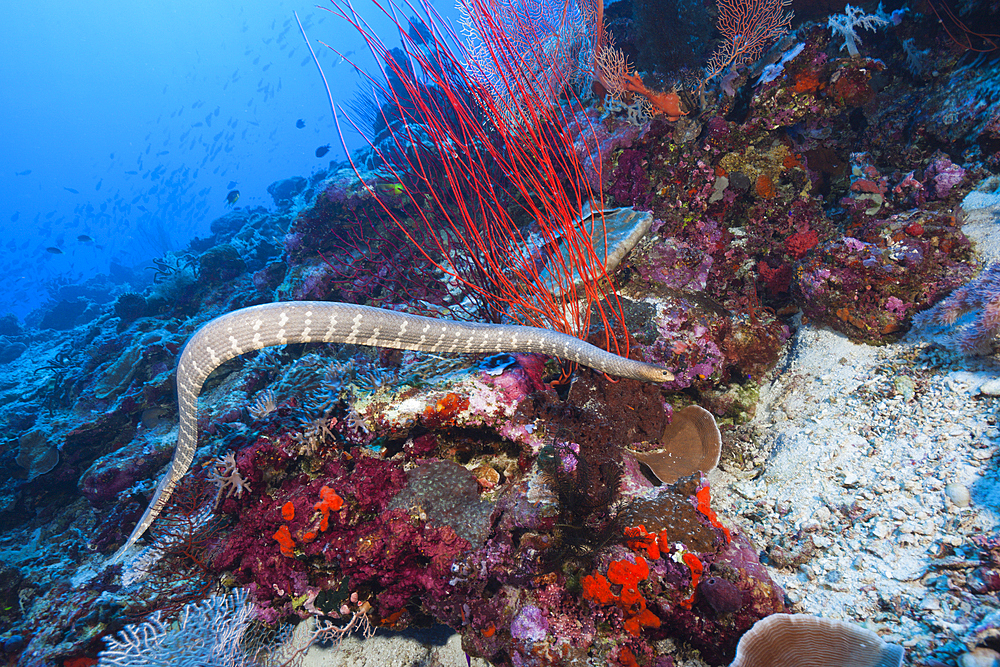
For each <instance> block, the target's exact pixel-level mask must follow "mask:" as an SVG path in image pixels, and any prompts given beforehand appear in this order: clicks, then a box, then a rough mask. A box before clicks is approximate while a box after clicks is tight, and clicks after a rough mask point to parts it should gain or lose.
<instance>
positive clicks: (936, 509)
mask: <svg viewBox="0 0 1000 667" xmlns="http://www.w3.org/2000/svg"><path fill="white" fill-rule="evenodd" d="M965 206H966V209H967V210H966V214H967V217H966V222H965V226H964V227H963V231H965V232H966V233H967V234H968V235H969V236H970V238H973V239H974V240H976V242H977V243H976V248H977V252H978V253H979V256H980V259H981V260H983V261H984V262H989V261H995V260H998V259H1000V242H998V241H1000V203H998V201H996V200H995V199H990V200H985V201H984V200H982V199H977V198H976V196H975V193H974V196H972V197H970V198H968V199H967V200H966V204H965ZM941 336H942V332H940V331H937V330H935V329H934V328H933V327H925V326H921V325H920V324H918V325H917V326H915V327H914V329H913V330H912V331H911V332H910V333H909V334H908V335H907V337H906V338H905V339H904V340H903V341H902V342H900V343H895V344H890V345H885V346H881V347H873V346H869V345H858V344H855V343H852V342H851V341H849V340H848V339H847V338H846V337H845V336H843V335H841V334H839V333H835V332H833V331H830V330H828V329H823V328H818V327H816V326H813V325H811V324H810V323H808V322H804V323H800V327H799V328H798V332H797V334H796V335H795V336H794V337H793V338H792V339H791V340H790V341H789V344H788V346H787V348H786V350H785V356H784V358H783V359H782V361H781V362H780V363H779V364H778V366H777V367H776V369H775V370H774V371H773V372H772V373H771V376H770V377H769V378H768V379H767V381H766V382H765V383H764V386H763V387H762V391H761V400H760V403H759V405H758V408H757V413H756V416H755V418H754V419H753V420H752V421H751V422H750V423H749V424H747V425H745V426H743V427H740V428H738V429H736V430H729V431H724V433H723V438H724V445H723V459H722V463H721V464H720V466H719V468H718V469H717V470H715V471H713V472H712V474H711V475H710V481H711V484H712V489H713V491H712V496H713V506H714V508H715V509H716V511H717V512H718V514H719V516H720V518H721V519H722V521H723V522H726V523H729V524H731V525H736V526H738V527H739V528H740V529H741V530H743V531H744V532H745V533H746V534H747V535H748V536H749V537H750V538H751V539H752V540H753V541H754V543H755V544H756V545H757V547H758V548H759V549H760V551H761V552H762V553H763V554H764V560H765V562H767V563H768V564H769V567H768V569H769V571H770V573H771V576H772V577H773V578H774V579H775V581H777V582H778V583H780V584H781V585H782V586H783V587H784V589H785V591H786V593H787V595H788V598H789V600H790V601H791V602H792V603H793V611H795V612H796V613H804V614H815V615H820V616H826V617H829V618H836V619H842V620H847V621H851V622H853V623H858V624H860V625H863V626H865V627H868V628H870V629H872V630H875V631H876V632H878V633H879V635H881V636H882V637H883V638H884V639H885V640H886V641H890V642H893V643H897V644H901V645H902V646H904V647H905V649H906V657H905V658H904V664H914V663H918V664H926V660H925V658H926V657H927V656H928V655H929V654H930V653H931V652H933V651H936V650H940V649H942V648H943V647H945V646H946V645H948V644H949V642H952V644H951V648H952V649H953V650H954V651H955V652H957V653H958V654H961V653H962V652H963V650H964V649H963V647H966V648H971V646H968V645H967V643H966V642H967V641H969V640H970V637H969V634H970V631H971V630H972V629H973V628H974V627H975V626H976V625H977V624H978V623H980V622H981V621H982V619H984V618H985V617H986V616H987V615H988V614H990V613H997V614H1000V598H998V597H997V595H996V594H991V595H978V596H977V595H974V594H973V593H972V591H971V590H970V588H969V585H968V582H967V577H968V576H969V575H970V573H971V572H972V571H973V570H974V569H975V567H976V566H977V565H978V561H977V554H978V553H979V552H981V551H982V550H981V549H980V548H979V547H977V546H976V545H974V544H973V543H972V541H971V538H972V537H973V536H977V535H984V534H989V533H991V532H993V531H996V530H997V528H998V526H1000V466H998V462H1000V454H998V445H1000V415H998V409H1000V359H998V358H997V356H996V355H994V356H992V357H960V356H958V355H956V354H954V353H952V352H949V351H948V350H947V349H945V348H943V347H942V346H941V345H939V344H938V343H939V342H940V340H941ZM998 632H1000V629H998ZM660 648H661V649H662V650H663V651H664V652H669V653H670V654H672V655H673V656H674V658H675V660H676V661H677V664H678V665H682V666H688V667H696V666H699V665H703V664H704V663H703V662H701V661H700V660H699V659H698V656H697V653H696V652H691V651H687V650H685V647H683V646H663V647H660ZM306 664H307V665H312V666H315V667H319V665H328V666H331V667H332V666H343V667H347V666H352V667H375V666H376V665H378V666H384V667H418V666H420V667H432V666H433V667H464V666H465V665H468V664H469V663H468V662H467V658H466V656H465V653H464V652H463V651H462V650H461V642H460V640H459V637H458V635H455V634H452V635H451V636H450V637H449V636H448V633H447V632H446V631H445V632H444V633H442V631H441V629H437V630H436V631H434V632H431V633H428V634H427V635H426V636H424V637H423V638H421V637H420V636H397V637H381V636H378V637H374V638H372V639H367V640H366V639H359V638H357V637H349V638H347V639H346V640H345V641H344V642H343V643H342V644H341V646H340V647H339V648H333V649H322V648H317V647H314V648H313V649H312V650H310V653H309V656H308V657H307V661H306ZM471 664H472V665H477V666H480V667H482V666H485V665H487V664H488V663H486V662H485V661H483V660H479V659H475V660H472V662H471Z"/></svg>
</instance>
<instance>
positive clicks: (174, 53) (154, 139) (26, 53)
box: [0, 0, 450, 318]
mask: <svg viewBox="0 0 1000 667" xmlns="http://www.w3.org/2000/svg"><path fill="white" fill-rule="evenodd" d="M357 8H358V11H359V12H360V13H361V14H362V15H363V16H364V17H365V18H366V19H367V20H369V21H370V22H371V23H372V24H373V25H374V26H375V27H376V32H377V33H378V34H379V35H380V36H381V37H382V38H383V39H384V40H385V41H386V43H387V44H389V45H390V46H392V45H394V44H395V39H394V33H395V29H390V27H389V23H388V21H387V20H386V19H385V17H384V16H382V15H381V14H380V12H379V11H378V10H377V9H376V8H375V7H374V5H373V3H372V2H371V0H363V1H362V2H358V3H357ZM440 9H442V10H445V11H447V10H449V9H450V8H449V7H441V8H440ZM293 11H295V12H297V13H298V15H299V17H300V19H301V20H302V23H303V25H304V27H305V29H306V33H307V35H308V36H309V38H310V40H311V41H312V44H313V47H314V49H315V50H316V54H317V56H318V57H319V59H320V62H321V64H322V66H323V69H324V71H325V72H326V75H327V78H328V79H329V81H330V87H331V89H332V91H333V96H334V101H335V102H336V103H343V102H346V101H348V100H349V99H350V98H351V97H352V96H353V95H354V94H355V93H356V91H357V89H358V84H359V82H360V81H361V77H360V76H359V75H358V73H357V72H356V71H355V70H354V69H353V68H352V67H351V66H350V64H349V63H347V62H344V61H342V60H341V58H340V56H338V55H337V54H336V53H334V52H333V51H331V50H329V49H327V48H326V47H324V46H323V45H321V44H319V40H323V41H324V42H326V43H327V44H330V45H331V46H334V47H335V48H337V49H338V50H339V51H340V52H341V53H348V52H353V55H352V56H351V59H352V60H355V59H356V61H357V62H358V64H360V65H361V67H362V68H363V69H366V70H368V71H373V70H372V68H373V66H374V64H375V61H374V59H373V58H372V57H371V55H370V54H368V52H367V51H366V49H365V46H364V43H363V42H362V41H361V40H360V38H359V37H358V36H357V34H356V32H355V31H354V30H353V29H352V28H351V27H350V26H349V25H348V24H346V23H345V22H344V21H343V20H341V19H339V18H338V17H336V16H334V15H333V14H331V13H329V12H327V11H324V10H322V9H319V8H317V7H316V6H315V4H314V3H310V2H307V1H302V2H284V1H281V0H267V1H265V0H260V1H257V2H243V3H232V2H220V1H218V0H170V1H169V2H142V3H136V2H133V1H132V0H104V1H102V2H99V3H13V2H10V3H5V8H4V22H5V24H6V25H7V26H8V29H7V30H5V31H4V32H5V36H4V39H3V40H0V60H2V63H3V66H2V67H0V96H2V97H0V100H2V103H0V128H2V129H0V230H2V234H0V284H2V285H3V286H4V288H5V289H3V290H0V314H3V313H6V312H13V313H15V314H16V315H18V316H19V317H22V318H23V317H24V316H25V315H27V314H28V313H29V312H30V311H32V310H33V309H35V308H37V307H38V306H39V305H41V304H42V303H45V302H46V301H48V300H50V299H52V298H53V295H56V294H58V288H59V286H61V285H65V284H79V283H82V282H84V281H86V280H87V279H88V278H91V277H93V276H94V275H96V274H101V273H107V272H108V271H109V267H110V266H111V264H112V263H117V264H120V265H124V266H126V267H135V268H137V269H138V270H139V275H144V276H145V277H147V278H148V277H150V276H151V274H152V271H149V270H144V267H145V266H148V265H150V264H151V261H150V260H151V259H152V258H154V257H160V256H162V255H163V253H164V252H166V251H168V250H179V249H182V248H183V247H184V246H185V245H186V244H187V242H188V241H189V240H190V239H191V238H193V237H194V236H199V235H200V236H207V235H209V233H210V232H209V225H210V223H211V221H212V220H213V219H215V218H217V217H219V216H220V215H223V214H225V213H226V211H227V210H228V207H227V205H226V195H227V193H228V192H229V191H230V190H233V189H236V190H239V191H240V193H241V196H240V199H239V201H238V202H237V204H236V205H237V206H268V207H271V206H273V202H272V199H271V197H270V195H268V193H267V191H266V189H267V186H268V185H269V184H271V183H272V182H274V181H276V180H279V179H282V178H287V177H290V176H295V175H299V176H309V175H310V174H312V173H315V172H316V171H318V170H321V169H327V168H328V167H329V164H330V162H331V160H342V159H344V151H343V149H342V148H341V143H340V138H339V136H338V133H337V129H336V126H335V125H334V122H333V117H332V113H331V111H330V104H329V101H328V99H327V95H326V90H325V89H324V87H323V83H322V80H321V78H320V76H319V73H318V71H317V69H316V66H315V64H314V63H313V60H312V58H311V56H310V55H309V51H308V49H307V48H306V45H305V42H304V40H303V38H302V35H301V34H300V32H299V29H298V26H297V25H296V24H295V19H294V17H293V14H292V12H293ZM383 25H384V26H385V27H384V28H382V27H381V26H383ZM298 119H302V120H303V121H304V123H305V127H303V128H301V129H300V128H298V127H296V121H297V120H298ZM346 140H347V142H348V144H349V146H350V147H351V148H352V149H353V148H356V147H358V146H360V145H362V143H363V140H362V139H361V138H360V137H359V136H358V135H357V134H356V133H354V132H350V133H348V134H347V136H346ZM325 144H331V150H330V152H329V153H328V154H327V155H325V156H324V157H322V158H317V157H316V156H315V152H316V148H317V147H319V146H322V145H325ZM81 235H83V236H85V237H90V238H92V239H93V241H89V240H87V239H86V238H85V239H83V240H80V238H79V237H80V236H81ZM48 248H53V249H57V250H58V253H53V252H51V251H49V250H48Z"/></svg>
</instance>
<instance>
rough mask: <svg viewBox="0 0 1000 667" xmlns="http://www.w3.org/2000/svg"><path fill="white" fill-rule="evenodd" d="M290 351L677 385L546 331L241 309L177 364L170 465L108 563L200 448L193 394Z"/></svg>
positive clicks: (193, 342) (160, 504) (306, 306)
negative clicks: (575, 366)
mask: <svg viewBox="0 0 1000 667" xmlns="http://www.w3.org/2000/svg"><path fill="white" fill-rule="evenodd" d="M289 343H351V344H355V345H370V346H374V347H390V348H395V349H398V350H421V351H425V352H440V353H445V354H447V353H462V352H466V353H469V352H471V353H498V352H525V353H531V352H534V353H538V354H547V355H552V356H555V357H560V358H561V359H567V360H569V361H575V362H577V363H579V364H582V365H584V366H589V367H590V368H593V369H595V370H598V371H601V372H603V373H607V374H609V375H616V376H619V377H625V378H632V379H635V380H644V381H647V382H669V381H671V380H673V379H674V376H673V375H672V374H671V373H670V371H668V370H666V369H665V368H661V367H659V366H654V365H653V364H647V363H643V362H641V361H634V360H632V359H626V358H625V357H620V356H618V355H617V354H612V353H611V352H607V351H605V350H602V349H601V348H599V347H595V346H593V345H591V344H590V343H587V342H585V341H583V340H580V339H579V338H574V337H573V336H569V335H567V334H563V333H559V332H556V331H551V330H549V329H540V328H536V327H525V326H515V325H500V324H481V323H477V322H459V321H456V320H446V319H437V318H433V317H423V316H421V315H410V314H407V313H398V312H395V311H391V310H384V309H382V308H373V307H371V306H358V305H354V304H350V303H335V302H327V301H288V302H278V303H269V304H264V305H260V306H251V307H249V308H242V309H240V310H236V311H233V312H231V313H227V314H225V315H221V316H219V317H217V318H215V319H214V320H211V321H209V322H208V323H206V324H204V325H203V326H202V327H201V328H199V329H198V330H197V331H196V332H195V333H194V335H193V336H191V338H190V340H188V342H187V344H186V345H185V346H184V350H183V351H182V352H181V358H180V361H179V362H178V363H177V407H178V412H179V416H180V428H179V430H178V434H177V446H176V448H175V449H174V458H173V460H172V461H171V462H170V469H169V470H168V471H167V474H166V475H165V476H164V478H163V479H162V480H161V481H160V484H159V485H158V486H157V487H156V491H155V493H154V494H153V498H152V500H151V501H150V503H149V507H147V508H146V512H145V514H143V515H142V518H141V519H140V520H139V523H138V524H136V527H135V529H134V530H133V531H132V534H131V535H129V538H128V540H127V541H126V542H125V544H124V546H122V548H121V549H119V550H118V552H117V553H115V555H114V556H113V557H112V558H111V560H110V563H115V562H117V561H119V560H121V559H122V557H123V556H124V554H125V552H126V551H127V550H128V549H129V548H130V547H131V546H132V545H133V544H135V542H136V540H138V539H139V538H140V537H141V536H142V534H143V533H145V532H146V529H148V528H149V526H150V525H151V524H152V523H153V521H154V520H155V519H156V517H157V515H158V514H159V513H160V512H161V511H162V510H163V508H164V507H165V506H166V504H167V502H168V501H169V500H170V495H171V494H172V493H173V490H174V487H175V486H177V483H178V482H179V481H180V480H181V478H182V477H184V475H185V474H186V473H187V471H188V469H189V468H190V467H191V460H192V459H193V458H194V453H195V449H196V448H197V442H198V420H197V408H198V394H199V393H200V392H201V386H202V384H203V383H204V382H205V380H206V379H207V378H208V376H209V374H210V373H211V372H212V371H213V370H215V369H216V368H218V367H219V366H220V365H221V364H223V363H224V362H226V361H228V360H230V359H232V358H233V357H238V356H239V355H241V354H246V353H247V352H250V351H251V350H259V349H261V348H264V347H271V346H274V345H287V344H289Z"/></svg>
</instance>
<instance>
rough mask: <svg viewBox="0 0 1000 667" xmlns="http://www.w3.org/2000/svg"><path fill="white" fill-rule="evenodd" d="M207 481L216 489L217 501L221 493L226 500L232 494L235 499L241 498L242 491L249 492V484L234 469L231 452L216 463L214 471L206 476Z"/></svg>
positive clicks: (234, 463) (234, 457) (234, 464)
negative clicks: (224, 495) (220, 469)
mask: <svg viewBox="0 0 1000 667" xmlns="http://www.w3.org/2000/svg"><path fill="white" fill-rule="evenodd" d="M220 467H221V468H222V471H221V472H220V471H219V468H220ZM208 481H210V482H211V483H212V484H215V485H216V487H218V493H217V495H216V500H217V501H218V500H220V499H222V494H223V493H225V494H226V498H228V497H230V496H232V495H233V494H234V493H235V494H236V497H237V498H241V497H243V490H244V489H246V490H247V491H249V490H250V483H249V482H247V481H246V480H245V479H243V476H242V475H240V471H239V470H238V469H237V468H236V456H235V455H234V454H233V453H232V452H229V453H228V454H226V455H225V456H224V457H222V458H221V459H219V460H217V461H216V465H215V469H214V470H212V472H210V473H209V474H208Z"/></svg>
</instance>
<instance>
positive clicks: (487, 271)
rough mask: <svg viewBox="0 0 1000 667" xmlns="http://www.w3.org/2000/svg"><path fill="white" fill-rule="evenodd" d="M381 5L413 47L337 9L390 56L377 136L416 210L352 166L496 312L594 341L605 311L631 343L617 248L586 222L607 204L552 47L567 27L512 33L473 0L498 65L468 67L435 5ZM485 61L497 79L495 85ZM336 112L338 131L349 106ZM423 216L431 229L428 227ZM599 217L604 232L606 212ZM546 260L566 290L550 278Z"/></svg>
mask: <svg viewBox="0 0 1000 667" xmlns="http://www.w3.org/2000/svg"><path fill="white" fill-rule="evenodd" d="M378 6H379V8H380V9H382V11H383V12H384V13H385V14H386V16H388V17H389V18H390V19H391V20H393V21H394V22H395V24H396V26H397V28H398V29H399V32H400V38H401V41H402V44H403V48H402V49H401V50H400V49H389V48H388V47H387V46H385V44H384V43H383V42H382V41H381V40H380V39H379V38H378V37H377V36H376V35H375V34H374V33H373V32H372V30H371V28H370V26H368V24H367V23H365V22H364V20H363V19H361V18H360V17H359V16H358V14H357V13H356V12H355V11H354V9H353V7H352V6H351V5H350V3H349V2H348V3H346V4H344V5H338V4H335V5H334V7H335V9H334V10H330V11H333V12H334V13H335V14H338V15H339V16H341V17H342V18H343V19H345V20H347V21H348V22H349V23H350V24H351V25H353V26H354V27H355V28H356V29H357V30H359V32H360V33H361V34H362V36H363V38H364V39H365V40H366V42H367V44H368V47H369V48H370V49H371V51H372V53H373V55H374V56H375V57H376V60H377V61H378V62H380V63H382V74H383V78H382V79H381V80H380V79H376V78H375V77H373V76H369V77H368V81H369V83H370V85H371V86H372V88H373V90H374V91H375V93H376V96H377V99H378V101H379V102H380V105H381V106H380V113H379V116H380V117H379V121H380V125H382V124H384V125H385V130H384V131H383V138H382V139H381V140H379V141H377V142H376V141H375V140H374V139H372V140H370V144H371V149H372V152H373V156H374V157H375V158H376V160H377V161H378V162H380V163H381V165H380V169H379V171H380V172H381V174H382V175H383V177H387V178H389V179H392V181H393V183H394V184H399V186H400V189H401V193H402V195H401V196H402V199H403V200H404V201H405V202H406V203H407V204H408V205H407V206H406V207H405V210H406V215H405V216H404V215H403V214H401V213H400V210H401V208H400V206H398V205H390V203H389V202H388V201H387V197H385V196H383V195H382V194H380V193H379V190H378V185H379V182H377V181H376V180H374V179H373V177H372V175H371V174H370V173H368V174H366V173H363V172H362V169H361V168H359V166H358V165H354V168H355V171H356V173H357V175H358V177H359V178H360V179H361V180H362V181H363V182H364V184H365V186H366V187H367V188H368V190H369V191H370V192H371V193H373V194H374V196H375V197H376V198H377V200H378V201H379V203H380V205H381V207H382V210H383V211H384V213H385V214H386V215H387V216H388V218H390V219H391V220H392V221H393V222H394V223H395V224H396V225H397V226H398V227H399V229H400V230H401V231H402V232H403V233H404V234H406V235H407V237H408V238H409V239H410V241H411V242H413V243H417V245H418V247H419V249H420V251H421V252H422V253H423V254H424V256H425V257H426V258H427V259H428V260H429V261H431V262H432V263H433V264H434V266H435V267H436V268H437V269H438V270H439V271H441V272H442V273H443V274H444V275H445V276H447V277H448V278H449V279H451V280H452V281H454V282H455V283H457V284H458V285H459V286H460V287H461V288H462V289H463V290H464V291H465V292H466V293H467V294H469V295H472V296H473V297H474V298H476V299H479V300H480V301H481V302H482V303H484V304H486V310H487V311H488V312H489V314H490V317H491V318H492V319H494V320H501V319H512V320H514V321H515V322H517V323H520V324H528V325H532V326H541V327H546V328H552V329H555V330H557V331H561V332H563V333H569V334H572V335H575V336H578V337H581V338H586V337H587V335H588V333H589V328H590V317H591V311H592V309H593V310H594V311H595V312H596V313H597V314H598V316H599V317H600V318H601V319H602V320H603V322H604V330H605V332H606V334H607V335H608V337H609V338H608V341H607V342H608V345H609V347H610V346H612V345H613V346H615V347H614V349H615V350H618V349H619V347H618V341H617V338H616V332H617V333H618V334H624V338H623V342H624V344H625V347H624V348H623V349H626V350H627V332H626V329H625V324H624V315H623V313H622V309H621V305H620V303H619V300H618V298H617V294H616V292H615V290H614V287H613V285H612V284H611V281H610V277H609V276H608V274H607V271H606V269H605V263H606V257H605V256H603V255H602V254H601V253H598V252H597V251H596V250H595V245H596V246H598V247H604V246H603V245H602V244H600V243H597V244H595V242H594V239H593V238H592V236H591V235H590V233H588V232H587V230H585V229H583V227H582V226H581V225H580V224H579V217H580V213H581V211H582V210H583V209H584V206H585V204H587V203H588V202H592V207H593V209H594V210H595V211H602V210H603V206H602V202H601V198H602V196H601V193H600V192H595V191H594V190H593V189H592V188H591V187H590V185H589V184H588V181H587V178H586V177H585V174H584V170H583V165H582V157H581V156H579V155H578V154H577V152H576V150H575V148H574V141H573V137H572V136H570V133H569V132H568V131H567V130H566V126H567V125H568V123H569V120H570V119H571V118H572V117H573V111H571V110H570V109H573V107H572V105H568V106H564V104H565V103H560V100H559V96H560V94H563V95H565V94H566V93H567V91H568V92H569V97H570V98H571V99H575V96H574V95H573V94H572V89H571V88H570V87H567V85H566V84H567V83H568V80H567V79H566V77H565V69H558V68H557V67H556V65H554V64H552V62H551V57H550V56H551V54H553V53H565V48H564V46H565V45H563V46H559V45H558V44H554V43H553V42H552V39H557V41H558V40H559V39H563V38H564V36H565V35H564V34H562V33H560V32H559V31H558V30H555V31H554V34H556V35H559V36H558V37H556V38H552V34H548V35H547V38H546V39H541V40H540V41H538V40H532V39H530V37H531V33H530V30H529V29H530V28H531V26H532V25H533V24H532V23H531V22H530V21H529V20H528V19H527V18H520V19H516V20H518V21H520V23H519V24H518V30H517V31H514V34H515V36H516V39H515V37H512V36H511V35H509V34H508V32H507V24H508V23H509V22H510V21H513V20H515V19H513V18H510V17H509V16H508V17H507V18H506V19H504V20H503V21H501V20H500V19H497V18H496V17H495V14H494V13H491V10H492V9H495V8H496V5H495V4H494V3H492V2H488V1H487V0H465V8H466V16H467V17H470V18H469V19H468V20H469V21H472V22H474V25H475V27H476V31H477V34H478V35H479V42H478V43H477V46H476V48H477V50H478V57H479V58H480V60H477V61H476V62H478V63H481V62H482V60H481V59H482V58H483V57H488V58H489V59H490V61H491V62H492V66H491V67H490V68H483V67H481V66H477V65H473V66H470V63H469V60H468V59H467V58H465V57H466V56H469V51H468V50H467V49H465V48H463V47H462V46H461V44H460V41H459V40H458V37H457V35H455V34H454V32H452V31H450V30H447V29H446V28H442V27H441V26H442V21H441V20H440V18H439V17H438V16H437V14H436V13H435V12H434V10H433V9H432V8H430V6H429V5H428V4H427V3H421V4H420V5H414V4H410V3H405V4H402V5H400V6H394V5H389V6H388V7H383V6H382V5H378ZM418 8H419V11H418ZM403 9H406V10H409V11H411V12H413V13H415V14H417V15H419V16H421V18H420V19H411V20H410V23H409V26H408V28H409V29H405V28H404V27H403V25H401V23H400V22H399V20H398V19H397V18H396V15H397V12H402V10H403ZM536 23H537V24H538V25H542V24H541V23H538V22H536ZM548 29H549V28H545V30H548ZM538 30H539V31H542V32H544V30H542V28H539V29H538ZM550 32H551V31H550ZM542 36H543V37H545V36H546V35H545V34H543V35H542ZM549 38H552V39H549ZM570 41H572V40H570ZM525 49H527V50H525ZM464 58H465V59H464ZM550 65H551V67H550ZM553 68H555V69H553ZM486 69H490V70H491V71H492V72H493V73H494V74H495V75H496V76H499V79H493V80H491V81H489V82H488V83H487V82H485V81H484V80H483V76H482V74H483V72H484V71H485V70H486ZM557 88H558V90H557ZM576 108H578V105H577V107H576ZM344 118H345V119H346V121H347V122H348V123H350V125H351V126H352V127H354V129H356V130H359V131H361V128H360V127H358V125H357V124H355V123H354V122H353V121H352V120H351V119H350V117H349V116H346V115H344ZM337 123H338V129H340V118H339V114H338V120H337ZM591 131H592V132H593V128H591ZM341 134H343V133H342V132H341ZM362 134H364V132H362ZM352 164H353V162H352ZM600 215H602V216H603V214H600ZM407 216H408V217H407ZM415 226H417V227H421V226H422V227H423V228H425V229H427V230H430V231H432V233H431V234H422V235H418V234H416V233H415ZM597 228H598V229H601V230H603V217H602V222H601V224H599V225H597ZM418 238H419V239H420V240H421V241H423V242H422V243H418V242H417V239H418ZM557 249H558V251H556V250H557ZM604 252H606V251H604ZM545 269H547V270H548V274H550V275H554V276H556V277H557V282H559V283H560V285H559V287H560V289H558V290H550V289H548V288H546V285H545V281H544V280H543V279H542V278H541V277H540V275H541V274H542V272H543V270H545ZM574 283H578V284H580V287H578V288H577V287H575V286H574ZM556 295H566V296H556Z"/></svg>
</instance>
